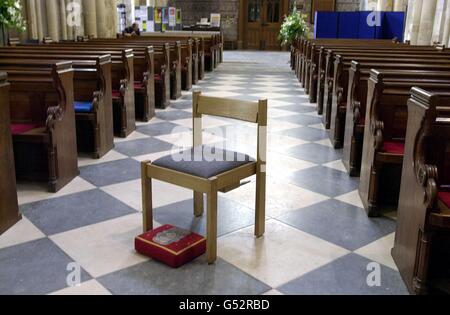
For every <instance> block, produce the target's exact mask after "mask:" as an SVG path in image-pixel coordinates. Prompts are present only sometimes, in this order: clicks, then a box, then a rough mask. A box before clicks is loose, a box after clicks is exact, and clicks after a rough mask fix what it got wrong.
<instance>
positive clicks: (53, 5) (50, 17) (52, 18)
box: [46, 0, 59, 41]
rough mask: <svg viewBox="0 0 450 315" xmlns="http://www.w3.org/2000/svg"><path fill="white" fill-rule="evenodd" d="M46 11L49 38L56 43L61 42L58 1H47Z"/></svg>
mask: <svg viewBox="0 0 450 315" xmlns="http://www.w3.org/2000/svg"><path fill="white" fill-rule="evenodd" d="M46 11H47V28H48V36H50V37H51V38H52V39H53V40H54V41H59V29H58V24H59V23H58V0H47V2H46Z"/></svg>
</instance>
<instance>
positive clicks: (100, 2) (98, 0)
mask: <svg viewBox="0 0 450 315" xmlns="http://www.w3.org/2000/svg"><path fill="white" fill-rule="evenodd" d="M95 6H96V10H97V35H98V37H99V38H107V37H108V34H109V31H108V26H107V24H106V5H105V0H95Z"/></svg>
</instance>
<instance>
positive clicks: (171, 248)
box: [135, 225, 206, 268]
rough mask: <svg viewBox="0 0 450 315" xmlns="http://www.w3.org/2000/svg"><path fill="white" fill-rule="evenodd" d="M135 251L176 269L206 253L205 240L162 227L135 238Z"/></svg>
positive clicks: (182, 231)
mask: <svg viewBox="0 0 450 315" xmlns="http://www.w3.org/2000/svg"><path fill="white" fill-rule="evenodd" d="M135 249H136V251H137V252H138V253H140V254H142V255H145V256H148V257H150V258H152V259H155V260H158V261H160V262H163V263H165V264H167V265H169V266H171V267H173V268H178V267H181V266H182V265H184V264H186V263H188V262H190V261H192V260H194V259H195V258H197V257H199V256H201V255H203V254H204V253H205V252H206V238H204V237H203V236H200V235H198V234H195V233H193V232H190V231H186V230H183V229H180V228H177V227H174V226H172V225H164V226H161V227H159V228H157V229H154V230H152V231H150V232H147V233H144V234H142V235H140V236H138V237H136V239H135Z"/></svg>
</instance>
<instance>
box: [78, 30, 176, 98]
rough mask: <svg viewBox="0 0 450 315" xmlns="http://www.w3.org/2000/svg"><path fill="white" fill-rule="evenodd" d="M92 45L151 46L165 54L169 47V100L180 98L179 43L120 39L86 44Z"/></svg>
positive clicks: (100, 40)
mask: <svg viewBox="0 0 450 315" xmlns="http://www.w3.org/2000/svg"><path fill="white" fill-rule="evenodd" d="M86 43H89V44H92V45H108V46H116V47H122V48H125V47H126V48H135V47H139V46H142V44H144V45H152V46H153V48H154V50H155V51H158V52H165V49H166V47H167V45H168V47H170V58H169V63H168V67H169V68H168V69H169V70H170V72H169V73H170V98H171V99H174V100H176V99H178V98H180V97H181V83H182V79H181V73H182V70H181V68H182V62H181V60H182V59H181V52H182V49H181V42H180V41H176V42H169V43H168V42H166V41H159V42H158V41H144V40H137V41H136V40H134V39H131V40H125V39H124V40H121V39H96V40H91V41H89V42H86Z"/></svg>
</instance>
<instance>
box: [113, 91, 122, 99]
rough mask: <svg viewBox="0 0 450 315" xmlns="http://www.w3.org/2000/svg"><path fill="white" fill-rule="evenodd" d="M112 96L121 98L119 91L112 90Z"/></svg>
mask: <svg viewBox="0 0 450 315" xmlns="http://www.w3.org/2000/svg"><path fill="white" fill-rule="evenodd" d="M112 97H113V98H121V97H122V95H121V94H120V91H116V90H114V91H112Z"/></svg>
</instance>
